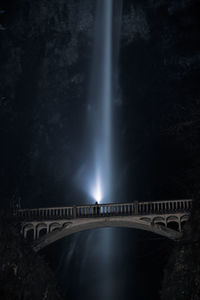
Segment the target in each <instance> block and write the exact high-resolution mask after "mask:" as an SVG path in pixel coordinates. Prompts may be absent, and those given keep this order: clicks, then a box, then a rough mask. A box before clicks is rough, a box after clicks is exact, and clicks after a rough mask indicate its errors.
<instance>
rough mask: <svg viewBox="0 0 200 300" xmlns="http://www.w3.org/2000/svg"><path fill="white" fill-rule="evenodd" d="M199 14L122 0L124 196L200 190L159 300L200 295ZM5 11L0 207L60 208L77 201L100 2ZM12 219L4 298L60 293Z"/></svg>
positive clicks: (8, 5)
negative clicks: (19, 204) (12, 201)
mask: <svg viewBox="0 0 200 300" xmlns="http://www.w3.org/2000/svg"><path fill="white" fill-rule="evenodd" d="M199 16H200V5H199V1H195V0H180V1H176V0H173V1H168V0H156V1H154V0H148V1H146V0H142V1H141V0H134V1H133V0H132V1H131V0H127V1H124V11H123V17H122V34H121V37H122V39H121V54H120V70H121V71H120V83H121V87H120V90H121V91H120V95H119V99H117V101H116V103H115V105H116V107H115V109H116V110H117V113H118V115H119V116H120V118H119V119H120V120H118V123H119V124H118V128H119V131H118V142H119V145H122V146H121V148H123V149H122V153H123V158H122V159H121V174H120V179H119V185H121V186H122V187H123V188H122V191H121V195H122V196H123V199H124V198H127V199H131V201H132V197H134V198H136V199H138V198H139V199H166V198H168V199H170V198H173V197H176V198H180V197H185V198H186V197H190V198H194V199H195V206H194V210H193V214H192V217H191V223H190V225H188V227H187V228H185V238H184V239H183V241H182V242H180V244H178V245H177V246H176V247H175V248H174V250H173V253H172V255H171V257H170V260H169V263H168V265H167V266H166V270H165V275H164V282H163V288H162V291H161V299H163V300H165V299H166V300H168V299H172V300H179V299H180V300H198V299H199V286H200V282H199V280H200V277H199V274H200V269H199V268H200V262H199V255H198V254H199V253H200V245H199V230H200V223H199V216H200V208H199V203H200V199H199V196H198V195H199V191H200V185H199V177H200V156H199V153H200V139H199V132H200V98H199V94H200V93H199V75H200V55H199V50H200V49H199V46H198V45H199V44H200V41H199V28H200V21H199V20H200V18H199ZM0 19H1V21H0V24H1V25H0V41H1V43H0V64H1V70H0V134H1V147H0V158H1V169H0V197H1V206H6V207H8V206H9V205H10V199H19V198H20V199H21V200H22V203H23V206H26V207H27V206H38V205H41V206H45V205H49V206H50V205H54V204H55V203H59V204H60V205H62V204H63V203H66V202H65V200H66V193H67V199H68V200H67V201H68V203H72V202H73V201H74V202H76V197H77V198H78V196H79V195H78V192H77V189H76V188H74V187H73V182H74V181H73V179H74V177H75V175H76V170H78V169H79V167H80V166H81V165H82V148H81V145H82V143H83V140H84V134H85V133H84V131H83V129H82V128H83V127H84V126H83V125H84V122H85V114H86V112H87V104H86V98H87V91H88V80H89V69H90V56H91V51H92V44H93V32H92V30H93V29H92V28H93V25H94V1H90V0H84V1H83V0H79V1H74V0H68V1H64V0H60V1H49V0H40V1H30V0H20V1H11V0H10V1H4V3H3V4H2V7H0ZM132 186H134V193H135V194H134V195H132V194H131V192H132ZM130 191H131V192H130ZM119 195H120V193H119ZM129 197H130V198H129ZM5 220H7V219H6V218H3V217H2V218H1V228H0V230H1V243H0V253H1V258H0V268H1V272H0V276H1V284H0V289H1V291H0V292H1V295H4V297H7V296H8V299H21V298H20V297H21V295H24V296H23V297H24V299H59V295H57V292H55V291H54V289H55V281H54V279H53V276H52V274H51V272H50V271H46V270H47V267H46V266H45V264H44V262H43V261H42V260H41V258H39V257H37V256H35V254H34V253H33V252H32V251H31V250H30V249H29V248H28V247H27V246H26V245H24V244H23V243H22V242H21V241H20V239H19V237H18V235H17V233H16V232H15V229H14V228H13V227H12V225H9V224H7V221H5ZM5 222H6V226H5ZM10 232H11V234H10ZM38 277H39V278H40V279H41V280H39V281H38ZM50 282H51V284H50V285H49V283H50ZM16 287H19V288H16ZM52 289H53V290H52ZM30 292H31V295H30ZM5 295H7V296H5ZM9 297H10V298H9ZM30 297H32V298H30ZM5 299H6V298H5Z"/></svg>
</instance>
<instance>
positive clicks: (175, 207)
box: [14, 199, 192, 220]
mask: <svg viewBox="0 0 200 300" xmlns="http://www.w3.org/2000/svg"><path fill="white" fill-rule="evenodd" d="M191 208H192V200H191V199H183V200H168V201H154V202H131V203H106V204H89V205H80V206H64V207H47V208H35V209H17V210H15V212H14V214H15V216H17V217H20V218H23V219H29V220H30V219H71V218H94V217H105V216H127V215H149V214H166V213H170V214H173V213H177V212H184V211H190V210H191Z"/></svg>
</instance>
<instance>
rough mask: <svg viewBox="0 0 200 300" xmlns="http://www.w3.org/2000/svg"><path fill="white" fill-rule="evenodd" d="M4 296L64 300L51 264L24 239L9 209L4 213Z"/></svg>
mask: <svg viewBox="0 0 200 300" xmlns="http://www.w3.org/2000/svg"><path fill="white" fill-rule="evenodd" d="M0 295H1V299H2V300H14V299H15V300H21V299H24V300H36V299H37V300H45V299H46V300H61V299H62V298H61V296H60V291H59V289H58V287H57V284H56V280H55V277H54V275H53V273H52V271H51V269H50V268H49V267H48V265H47V263H46V262H45V261H44V260H43V259H42V258H41V257H40V256H38V254H36V253H35V252H34V251H33V250H32V249H31V248H30V246H28V245H27V244H25V243H24V242H23V241H22V238H21V236H20V234H19V228H17V225H16V224H15V222H14V220H13V218H11V216H10V215H9V213H7V212H6V211H1V213H0Z"/></svg>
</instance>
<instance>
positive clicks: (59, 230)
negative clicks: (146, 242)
mask: <svg viewBox="0 0 200 300" xmlns="http://www.w3.org/2000/svg"><path fill="white" fill-rule="evenodd" d="M170 218H171V216H163V217H159V218H158V217H156V216H151V217H148V218H147V217H139V216H138V217H133V216H127V217H124V216H123V217H105V218H102V217H100V218H99V217H97V218H92V219H89V218H82V219H71V220H66V219H65V220H59V221H58V220H55V221H54V222H53V223H52V221H51V224H50V226H51V229H50V230H49V231H47V232H48V233H46V234H45V235H44V236H42V237H38V239H36V240H35V241H34V243H33V249H34V250H35V251H39V250H40V249H42V248H44V247H46V246H48V245H50V244H51V243H53V242H55V241H57V240H59V239H61V238H64V237H66V236H68V235H71V234H73V233H77V232H80V231H84V230H90V229H96V228H105V227H126V228H134V229H140V230H146V231H150V232H153V233H155V234H158V235H161V236H164V237H166V238H169V239H172V240H179V239H180V238H181V237H182V232H181V219H182V220H183V221H185V220H186V219H187V216H180V217H179V218H178V217H175V218H173V219H170ZM175 220H176V221H177V224H178V225H179V226H178V230H174V229H171V228H169V227H168V226H167V225H168V224H169V223H170V222H172V221H175ZM37 223H38V222H37ZM32 224H33V222H32ZM36 226H40V229H44V228H46V227H47V226H48V224H41V223H40V224H37V225H36ZM52 226H53V227H52ZM48 227H49V226H48Z"/></svg>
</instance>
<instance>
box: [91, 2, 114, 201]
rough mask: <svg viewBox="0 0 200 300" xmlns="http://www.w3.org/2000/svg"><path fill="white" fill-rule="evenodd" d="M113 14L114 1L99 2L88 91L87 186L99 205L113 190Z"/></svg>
mask: <svg viewBox="0 0 200 300" xmlns="http://www.w3.org/2000/svg"><path fill="white" fill-rule="evenodd" d="M112 15H113V0H99V1H98V3H97V16H96V28H95V46H94V55H93V70H92V80H91V90H90V102H91V106H92V107H93V109H92V112H91V113H92V116H90V118H91V126H92V127H93V130H92V140H93V144H94V170H92V176H91V177H92V178H93V180H92V181H91V183H90V187H89V189H90V193H91V195H92V197H93V198H95V200H97V201H98V202H100V201H101V200H102V198H103V200H104V201H105V200H106V199H110V197H111V190H112V189H111V186H112V184H111V181H112V180H111V173H112V156H111V152H112V150H111V148H112Z"/></svg>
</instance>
